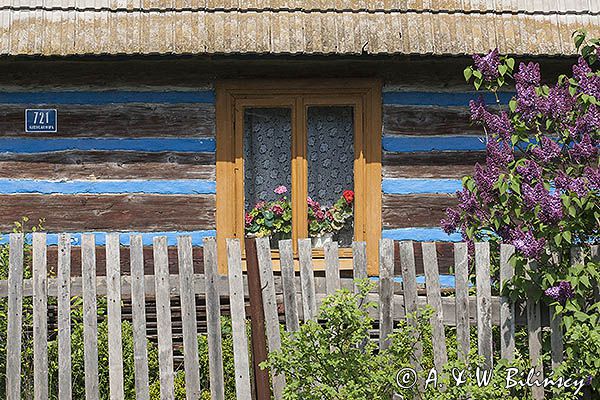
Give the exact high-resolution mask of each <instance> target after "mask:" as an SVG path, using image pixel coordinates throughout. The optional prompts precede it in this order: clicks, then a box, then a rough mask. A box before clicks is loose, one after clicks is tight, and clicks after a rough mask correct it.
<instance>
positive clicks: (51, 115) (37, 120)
mask: <svg viewBox="0 0 600 400" xmlns="http://www.w3.org/2000/svg"><path fill="white" fill-rule="evenodd" d="M57 122H58V118H57V113H56V110H55V109H50V108H35V109H27V110H25V132H56V131H57Z"/></svg>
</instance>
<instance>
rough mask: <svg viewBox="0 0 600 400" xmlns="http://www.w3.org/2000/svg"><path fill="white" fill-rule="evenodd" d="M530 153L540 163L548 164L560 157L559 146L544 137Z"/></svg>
mask: <svg viewBox="0 0 600 400" xmlns="http://www.w3.org/2000/svg"><path fill="white" fill-rule="evenodd" d="M531 153H532V154H533V155H534V156H535V157H536V158H537V159H538V160H539V161H540V162H542V163H546V164H547V163H549V162H552V161H554V160H555V159H557V158H558V157H559V156H560V146H559V145H558V144H557V143H556V142H555V141H554V140H552V139H550V138H548V137H546V136H544V137H543V138H542V140H541V142H540V144H539V145H538V146H535V147H534V148H533V150H531Z"/></svg>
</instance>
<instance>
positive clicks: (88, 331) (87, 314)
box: [81, 234, 100, 400]
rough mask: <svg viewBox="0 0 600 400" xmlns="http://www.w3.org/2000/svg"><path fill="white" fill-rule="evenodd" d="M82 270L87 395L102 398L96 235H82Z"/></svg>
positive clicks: (96, 398) (88, 397) (95, 399)
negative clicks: (99, 372) (99, 380)
mask: <svg viewBox="0 0 600 400" xmlns="http://www.w3.org/2000/svg"><path fill="white" fill-rule="evenodd" d="M81 271H82V283H83V285H82V286H83V343H84V368H85V397H86V399H90V400H98V399H99V398H100V392H99V386H98V311H97V306H96V245H95V237H94V235H91V234H85V235H82V237H81Z"/></svg>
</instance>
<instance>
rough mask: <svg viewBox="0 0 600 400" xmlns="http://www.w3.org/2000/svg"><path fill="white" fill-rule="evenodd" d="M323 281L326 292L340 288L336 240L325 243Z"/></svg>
mask: <svg viewBox="0 0 600 400" xmlns="http://www.w3.org/2000/svg"><path fill="white" fill-rule="evenodd" d="M323 247H324V248H323V250H324V252H325V281H326V285H327V293H328V294H333V293H335V291H336V290H338V289H339V288H340V256H339V246H338V244H337V242H329V243H325V246H323Z"/></svg>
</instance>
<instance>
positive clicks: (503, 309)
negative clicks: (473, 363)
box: [500, 244, 515, 360]
mask: <svg viewBox="0 0 600 400" xmlns="http://www.w3.org/2000/svg"><path fill="white" fill-rule="evenodd" d="M514 253H515V247H514V246H512V245H509V244H502V245H500V291H502V290H504V287H505V285H506V282H508V281H509V280H511V279H512V277H513V275H514V270H513V267H512V266H511V265H510V263H509V260H510V258H511V257H512V255H513V254H514ZM514 355H515V303H514V302H512V301H511V300H510V299H509V298H508V297H506V296H502V297H500V357H502V358H505V359H507V360H512V359H513V358H514Z"/></svg>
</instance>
